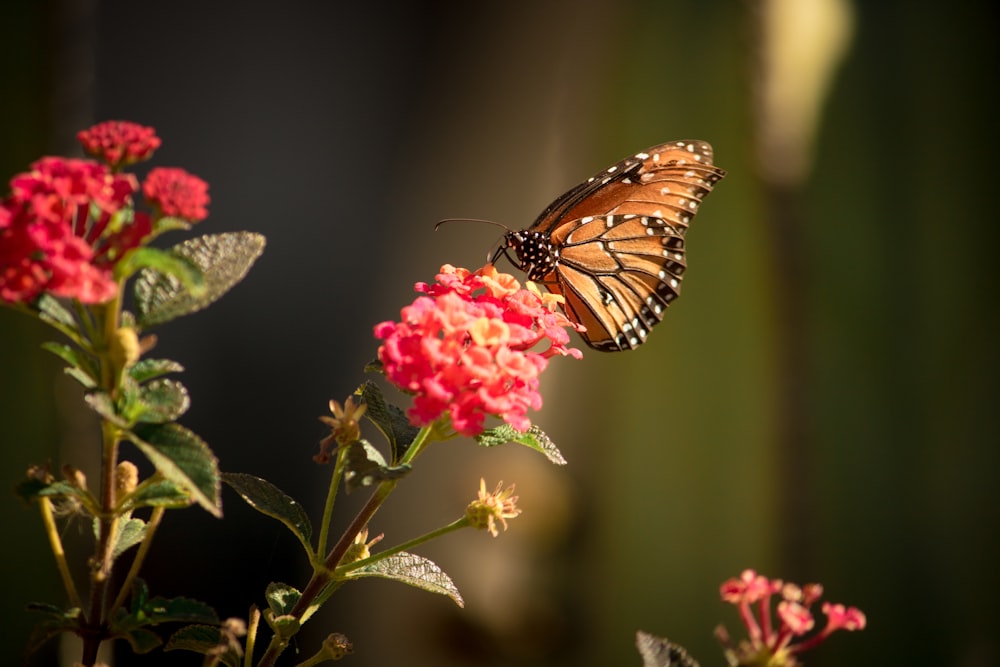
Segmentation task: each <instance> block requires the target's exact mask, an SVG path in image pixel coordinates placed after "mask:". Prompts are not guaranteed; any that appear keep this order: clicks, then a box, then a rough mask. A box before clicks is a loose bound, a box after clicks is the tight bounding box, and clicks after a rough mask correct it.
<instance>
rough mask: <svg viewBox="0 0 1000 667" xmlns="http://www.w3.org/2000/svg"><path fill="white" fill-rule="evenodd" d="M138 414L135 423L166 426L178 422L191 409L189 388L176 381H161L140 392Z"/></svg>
mask: <svg viewBox="0 0 1000 667" xmlns="http://www.w3.org/2000/svg"><path fill="white" fill-rule="evenodd" d="M139 406H140V409H139V411H138V414H137V415H136V416H135V418H134V420H133V421H140V422H147V423H150V424H165V423H167V422H172V421H175V420H177V419H178V418H179V417H180V416H181V415H183V414H184V413H185V412H187V411H188V408H189V407H191V398H190V397H189V396H188V390H187V388H186V387H185V386H184V385H182V384H181V383H180V382H177V381H176V380H166V379H159V380H153V381H152V382H150V383H149V384H146V385H143V386H142V388H141V389H140V390H139Z"/></svg>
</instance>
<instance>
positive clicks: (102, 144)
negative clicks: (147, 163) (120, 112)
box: [76, 120, 161, 167]
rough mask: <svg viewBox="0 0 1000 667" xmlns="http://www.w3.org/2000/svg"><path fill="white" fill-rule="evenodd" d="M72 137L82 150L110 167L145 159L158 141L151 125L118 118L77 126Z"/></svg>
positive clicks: (157, 146)
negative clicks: (83, 126) (76, 131)
mask: <svg viewBox="0 0 1000 667" xmlns="http://www.w3.org/2000/svg"><path fill="white" fill-rule="evenodd" d="M76 138H77V140H79V142H80V143H81V144H82V145H83V150H85V151H87V152H88V153H90V154H91V155H93V156H94V157H96V158H98V159H99V160H103V161H104V162H107V163H108V164H109V165H110V166H111V167H119V166H124V165H129V164H134V163H136V162H141V161H143V160H148V159H149V158H150V156H152V155H153V151H155V150H156V149H157V148H159V147H160V143H161V142H160V138H159V137H158V136H156V130H154V129H153V128H151V127H145V126H143V125H139V124H138V123H130V122H128V121H122V120H109V121H106V122H104V123H99V124H97V125H95V126H93V127H91V128H89V129H86V130H81V131H80V132H79V133H77V135H76Z"/></svg>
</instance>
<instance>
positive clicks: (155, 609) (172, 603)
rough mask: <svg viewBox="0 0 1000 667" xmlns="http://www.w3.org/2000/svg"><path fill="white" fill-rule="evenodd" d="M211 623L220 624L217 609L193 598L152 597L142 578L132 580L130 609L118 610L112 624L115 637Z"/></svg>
mask: <svg viewBox="0 0 1000 667" xmlns="http://www.w3.org/2000/svg"><path fill="white" fill-rule="evenodd" d="M177 622H181V623H209V624H214V625H218V623H219V617H218V616H217V615H216V613H215V610H214V609H212V608H211V607H209V606H208V605H207V604H205V603H204V602H199V601H198V600H192V599H191V598H185V597H177V598H162V597H155V598H151V597H149V588H148V587H147V586H146V582H145V581H143V580H142V579H140V578H138V577H137V578H136V579H134V580H133V584H132V599H131V605H130V607H129V609H128V610H127V611H126V610H125V609H119V610H118V613H117V614H116V615H115V618H114V620H113V621H112V623H111V630H112V632H113V633H114V634H116V635H120V633H125V632H129V631H131V630H135V629H137V628H143V627H146V626H150V625H159V624H161V623H177Z"/></svg>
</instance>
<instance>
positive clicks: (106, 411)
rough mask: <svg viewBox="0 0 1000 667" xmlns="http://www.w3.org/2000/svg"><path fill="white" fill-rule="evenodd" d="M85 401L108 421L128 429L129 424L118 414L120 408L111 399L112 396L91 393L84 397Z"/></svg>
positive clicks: (96, 392) (102, 393)
mask: <svg viewBox="0 0 1000 667" xmlns="http://www.w3.org/2000/svg"><path fill="white" fill-rule="evenodd" d="M83 401H84V403H86V404H87V405H88V406H90V409H91V410H93V411H94V412H96V413H97V414H99V415H100V416H101V417H103V418H104V419H105V420H106V421H109V422H111V423H112V424H114V425H115V426H120V427H121V428H126V427H128V423H126V421H125V420H124V419H122V417H121V416H120V415H119V414H118V406H117V405H116V404H115V402H114V401H113V400H112V399H111V396H110V394H107V393H106V392H103V391H91V392H88V393H86V394H84V395H83Z"/></svg>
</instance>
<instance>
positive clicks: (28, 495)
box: [14, 478, 87, 501]
mask: <svg viewBox="0 0 1000 667" xmlns="http://www.w3.org/2000/svg"><path fill="white" fill-rule="evenodd" d="M14 490H15V493H17V495H19V496H20V497H21V498H23V499H24V500H26V501H30V500H33V499H34V498H36V497H38V496H48V497H50V498H62V497H66V498H79V499H85V498H86V496H87V492H86V491H84V490H83V489H81V488H79V487H77V486H73V485H72V484H70V483H69V482H65V481H59V482H52V483H51V484H46V483H45V482H43V481H41V480H39V479H34V478H32V479H26V480H24V481H23V482H21V483H20V484H18V485H17V486H16V487H14Z"/></svg>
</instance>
